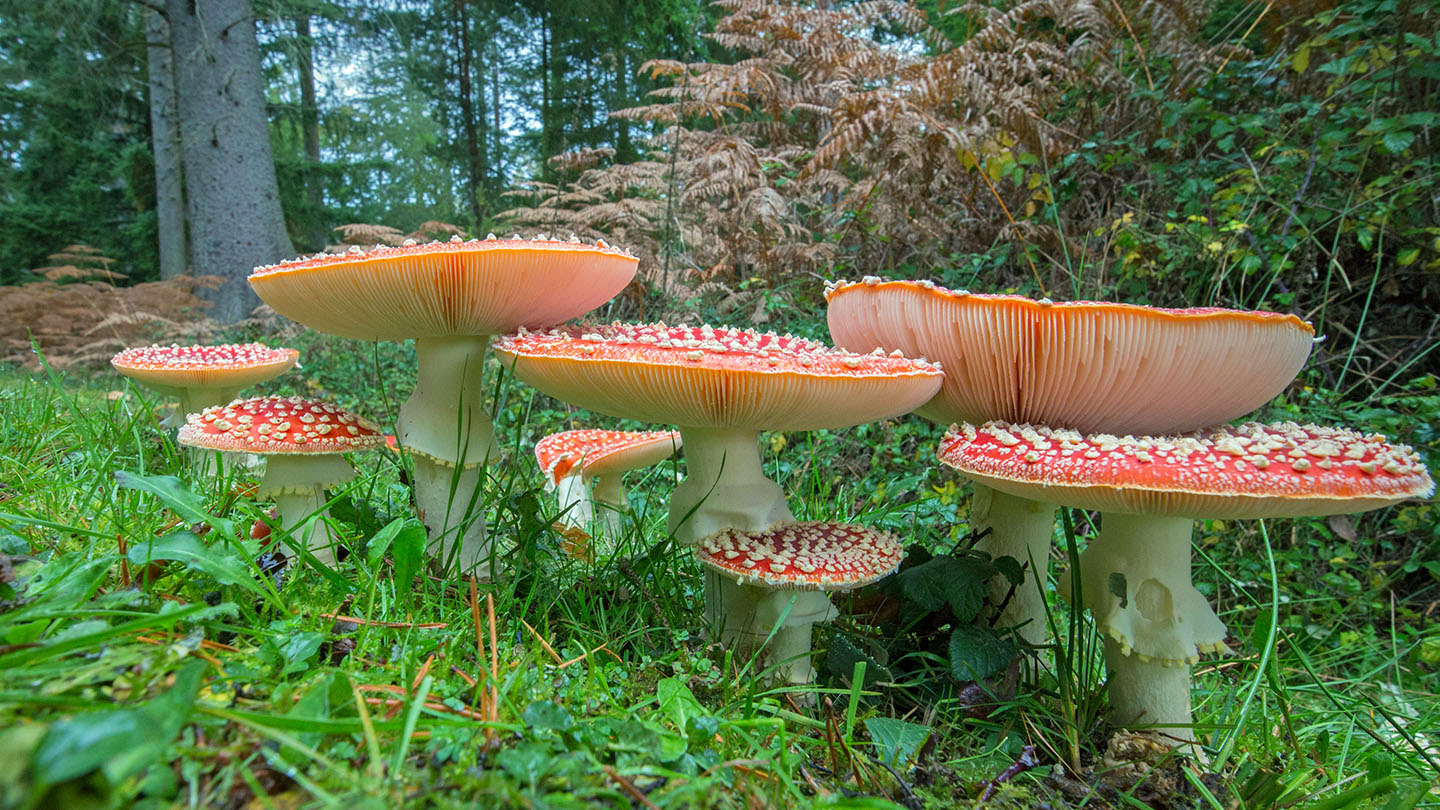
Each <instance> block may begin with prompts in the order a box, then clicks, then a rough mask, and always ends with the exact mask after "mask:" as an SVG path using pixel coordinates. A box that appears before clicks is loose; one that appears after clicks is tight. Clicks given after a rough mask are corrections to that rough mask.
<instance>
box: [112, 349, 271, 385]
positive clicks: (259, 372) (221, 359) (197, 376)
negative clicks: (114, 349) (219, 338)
mask: <svg viewBox="0 0 1440 810" xmlns="http://www.w3.org/2000/svg"><path fill="white" fill-rule="evenodd" d="M299 358H300V352H298V351H296V350H295V349H283V348H271V347H269V346H266V345H265V344H263V343H228V344H222V345H218V346H200V345H195V346H178V345H171V346H159V345H156V346H137V347H134V348H130V349H125V350H124V351H122V352H120V353H119V354H117V355H115V356H114V357H112V358H111V359H110V365H111V366H113V367H114V368H115V370H116V371H118V372H120V373H121V374H124V375H125V376H127V377H129V378H130V379H132V380H135V381H136V382H139V383H142V384H145V385H153V386H161V387H166V388H202V387H221V386H223V387H233V388H245V387H247V386H250V385H255V384H257V383H262V382H265V381H266V380H271V379H274V378H275V377H278V376H280V375H281V374H283V373H285V372H286V371H288V370H290V369H291V368H293V367H294V366H295V363H296V361H297V360H298V359H299Z"/></svg>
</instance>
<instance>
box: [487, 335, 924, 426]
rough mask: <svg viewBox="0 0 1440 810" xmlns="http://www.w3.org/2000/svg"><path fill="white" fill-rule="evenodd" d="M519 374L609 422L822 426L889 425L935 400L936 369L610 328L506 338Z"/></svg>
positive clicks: (744, 339) (801, 346)
mask: <svg viewBox="0 0 1440 810" xmlns="http://www.w3.org/2000/svg"><path fill="white" fill-rule="evenodd" d="M494 351H495V353H496V354H497V355H498V356H499V357H501V358H502V362H503V364H504V365H505V366H507V367H511V368H513V369H514V373H515V376H517V377H519V378H520V379H522V380H525V381H526V382H528V383H530V384H531V385H533V386H535V387H536V388H538V389H540V390H541V391H543V392H545V393H547V394H549V395H551V396H554V397H556V398H558V399H561V400H564V401H566V402H570V403H573V404H576V405H580V406H582V407H585V408H588V409H590V410H593V411H597V412H599V413H604V414H609V415H611V416H620V417H630V418H633V419H639V420H642V421H647V422H655V423H659V424H670V425H679V426H681V427H706V428H734V429H751V430H817V429H823V428H838V427H847V426H850V425H856V424H860V423H863V422H870V421H874V420H876V419H885V418H889V417H892V416H897V415H899V414H903V413H906V412H908V411H910V410H912V409H914V408H915V407H916V406H917V405H919V404H920V403H922V402H924V401H926V400H928V399H929V398H930V397H932V396H933V395H934V393H935V391H936V390H937V389H938V388H939V386H940V380H941V377H942V372H941V370H940V368H939V367H938V366H936V365H934V364H931V363H926V362H922V361H917V360H910V359H908V358H903V357H892V356H888V355H884V354H868V355H861V354H854V353H851V352H845V351H840V350H835V349H831V348H829V347H826V346H824V345H823V344H818V343H816V342H814V341H809V340H805V339H802V338H793V337H790V336H788V335H773V334H761V333H757V332H752V331H749V330H739V329H726V328H721V327H713V328H712V327H667V326H664V325H663V324H661V325H654V326H651V325H633V324H609V325H606V326H601V327H594V326H592V327H585V328H582V329H564V330H551V331H549V332H534V333H531V332H526V333H521V334H516V335H506V336H503V337H501V338H498V339H497V340H496V341H495V343H494Z"/></svg>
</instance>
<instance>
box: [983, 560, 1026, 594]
mask: <svg viewBox="0 0 1440 810" xmlns="http://www.w3.org/2000/svg"><path fill="white" fill-rule="evenodd" d="M990 564H991V565H993V566H995V570H996V571H999V572H1000V573H1001V574H1002V575H1004V577H1005V580H1006V581H1007V582H1009V583H1010V584H1011V585H1014V586H1016V587H1019V586H1020V585H1023V584H1024V583H1025V566H1024V565H1021V563H1020V561H1019V560H1017V559H1015V558H1014V557H1009V556H1006V557H996V558H995V559H994V560H991V562H990Z"/></svg>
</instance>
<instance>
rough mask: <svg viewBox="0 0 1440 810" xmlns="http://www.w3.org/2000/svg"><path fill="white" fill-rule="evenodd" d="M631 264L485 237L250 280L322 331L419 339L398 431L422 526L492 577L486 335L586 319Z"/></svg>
mask: <svg viewBox="0 0 1440 810" xmlns="http://www.w3.org/2000/svg"><path fill="white" fill-rule="evenodd" d="M636 264H637V260H636V258H635V257H634V256H632V255H630V254H629V253H627V252H625V251H623V250H620V249H617V248H613V247H610V246H609V245H606V244H605V243H604V242H603V241H602V242H597V243H596V244H593V245H590V244H585V243H583V242H580V241H579V240H575V241H570V242H566V241H559V240H551V239H548V238H546V237H544V236H540V237H537V238H535V239H533V240H528V241H527V240H523V239H520V238H519V237H516V238H514V239H496V238H495V237H494V235H493V234H492V235H491V236H488V237H486V238H485V239H483V240H478V239H472V240H470V241H468V242H467V241H462V240H461V239H460V237H458V236H456V237H453V238H452V239H451V240H450V241H449V242H430V243H428V244H415V243H413V242H409V243H407V244H405V245H402V246H399V247H378V248H376V249H374V250H370V251H364V250H360V249H359V248H352V249H351V251H350V252H349V253H345V254H340V255H324V254H320V255H316V256H312V257H309V258H303V257H302V258H299V259H295V260H293V261H287V262H282V263H281V264H278V265H270V266H266V267H259V268H256V270H255V272H254V273H253V274H252V275H251V276H250V284H251V286H252V287H254V288H255V292H256V293H257V294H259V296H260V297H261V298H262V299H263V300H264V301H265V303H267V304H269V305H270V306H271V307H273V308H274V309H275V310H276V311H277V312H279V313H280V314H282V315H285V316H286V317H288V318H291V319H293V320H296V321H299V322H300V323H303V324H305V325H306V326H309V327H311V328H312V329H317V330H319V331H321V332H325V333H328V334H332V335H339V336H340V337H346V338H353V339H356V340H404V339H406V338H415V353H416V357H417V360H418V364H419V377H418V380H417V382H416V385H415V390H414V392H413V393H412V394H411V396H410V398H409V399H408V400H407V401H406V402H405V404H404V406H403V407H402V408H401V409H400V419H399V422H398V425H397V426H398V429H399V431H400V443H401V444H403V445H404V446H405V447H406V448H407V449H408V450H410V451H411V454H412V457H413V458H414V463H415V498H416V503H417V506H418V510H419V512H420V516H421V520H422V521H424V523H425V524H426V527H427V529H428V532H429V535H430V540H431V543H432V549H433V550H435V551H436V552H438V554H439V556H440V558H441V559H442V560H445V561H446V562H447V563H448V561H449V560H450V559H451V557H452V556H455V557H458V563H459V566H460V569H461V570H462V571H472V570H473V571H475V573H477V574H478V575H480V576H481V577H488V576H489V574H490V573H491V571H492V570H493V567H491V566H485V565H483V564H484V563H486V562H487V561H491V557H492V548H491V543H490V542H489V541H488V540H487V539H486V536H485V515H484V509H483V507H482V506H481V504H480V485H481V475H482V473H481V466H482V465H483V464H484V463H486V461H487V460H488V459H490V458H491V457H492V456H494V454H495V453H496V448H495V445H494V442H493V430H492V427H491V424H490V418H489V417H488V416H487V415H486V413H485V410H484V386H483V383H482V378H481V371H482V367H483V364H484V356H485V347H486V345H487V343H488V342H489V336H490V335H493V334H498V333H501V332H509V331H512V330H514V329H516V328H519V327H531V328H536V327H547V326H551V325H553V324H556V323H559V322H561V321H563V320H566V319H568V318H573V317H575V316H577V315H582V314H584V313H585V312H588V311H589V310H591V309H593V308H595V307H597V306H599V305H600V304H602V303H604V302H605V301H607V300H609V299H610V298H611V297H612V296H614V295H615V294H616V293H618V292H620V291H621V290H622V289H624V288H625V285H627V284H629V283H630V279H631V278H633V277H634V275H635V268H636ZM492 565H493V562H492ZM477 569H479V570H477Z"/></svg>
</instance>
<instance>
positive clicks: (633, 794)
mask: <svg viewBox="0 0 1440 810" xmlns="http://www.w3.org/2000/svg"><path fill="white" fill-rule="evenodd" d="M600 767H601V769H602V770H604V771H605V775H606V776H608V777H610V778H611V779H614V780H615V784H617V785H619V786H620V789H621V790H623V791H625V792H626V793H627V794H629V796H630V798H632V799H634V800H635V801H637V802H639V803H640V804H642V805H644V806H645V807H647V808H649V810H660V807H659V806H658V805H656V804H655V803H654V802H652V801H650V799H649V797H647V796H646V795H645V794H644V793H642V792H640V788H637V787H635V783H634V782H631V781H630V780H629V779H626V778H625V777H624V776H622V775H621V774H620V772H619V771H617V770H615V766H613V765H602V766H600Z"/></svg>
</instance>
